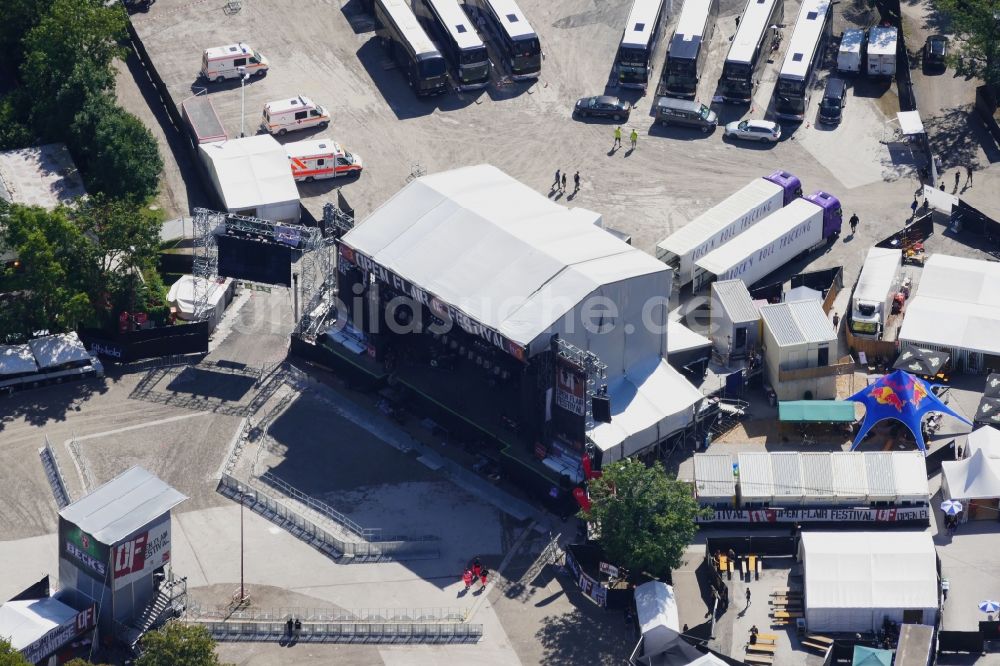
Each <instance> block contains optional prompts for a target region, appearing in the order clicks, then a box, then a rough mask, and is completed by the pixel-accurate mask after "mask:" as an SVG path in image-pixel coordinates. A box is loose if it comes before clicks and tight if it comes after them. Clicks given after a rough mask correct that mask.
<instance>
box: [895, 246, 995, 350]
mask: <svg viewBox="0 0 1000 666" xmlns="http://www.w3.org/2000/svg"><path fill="white" fill-rule="evenodd" d="M997 284H1000V263H996V262H992V261H981V260H978V259H965V258H962V257H951V256H947V255H943V254H935V255H933V256H932V257H931V258H930V259H928V260H927V264H926V265H925V266H924V270H923V274H922V275H921V276H920V284H919V285H918V286H917V293H916V295H915V296H914V297H913V299H912V300H911V301H910V302H909V303H908V304H907V306H906V315H905V316H904V318H903V327H902V328H901V329H900V332H899V339H900V340H901V341H905V342H913V343H917V344H928V345H936V346H939V347H946V348H949V349H968V350H971V351H974V352H982V353H985V354H1000V289H997Z"/></svg>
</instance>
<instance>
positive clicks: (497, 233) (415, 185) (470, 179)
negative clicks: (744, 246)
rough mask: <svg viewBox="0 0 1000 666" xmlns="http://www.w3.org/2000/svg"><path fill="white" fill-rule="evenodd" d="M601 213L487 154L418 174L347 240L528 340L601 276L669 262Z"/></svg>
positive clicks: (624, 276)
mask: <svg viewBox="0 0 1000 666" xmlns="http://www.w3.org/2000/svg"><path fill="white" fill-rule="evenodd" d="M599 222H600V215H599V214H598V213H594V212H592V211H588V210H584V209H582V208H574V209H570V208H566V207H564V206H560V205H559V204H557V203H555V202H553V201H551V200H549V199H548V198H547V197H545V196H543V195H541V194H539V193H538V192H536V191H534V190H532V189H531V188H529V187H528V186H527V185H524V184H522V183H520V182H518V181H517V180H515V179H513V178H511V177H510V176H508V175H507V174H505V173H503V172H502V171H500V170H499V169H497V168H496V167H494V166H490V165H487V164H481V165H479V166H471V167H464V168H461V169H455V170H452V171H445V172H442V173H438V174H434V175H430V176H424V177H422V178H418V179H417V180H415V181H413V182H411V183H410V184H408V185H407V186H406V187H404V188H403V189H402V190H400V191H399V192H397V193H396V194H395V195H394V196H393V197H392V198H391V199H389V200H388V201H387V202H386V203H384V204H382V205H381V206H379V208H377V209H376V210H375V212H373V213H372V214H371V215H369V216H368V218H367V219H366V220H365V221H364V222H363V223H362V224H360V225H359V226H357V227H355V228H354V229H352V230H351V231H350V232H348V233H347V234H346V235H345V236H344V238H343V242H344V243H345V244H346V245H348V246H350V247H352V248H354V249H355V250H357V251H359V252H361V253H362V254H364V255H367V256H368V257H370V258H371V259H372V260H374V261H375V263H377V264H379V265H381V266H384V267H385V268H388V269H389V270H391V271H393V272H394V273H396V274H397V275H399V276H400V277H403V278H404V279H406V280H409V281H410V282H412V283H414V284H416V285H419V286H420V287H421V288H422V289H424V290H426V291H428V292H430V293H431V294H433V295H434V296H436V297H437V298H439V299H440V300H442V301H444V302H446V303H449V304H450V305H452V306H454V307H456V308H459V309H460V310H461V311H462V312H464V313H465V314H467V315H469V316H470V317H471V318H472V319H474V320H476V321H478V322H479V323H481V324H484V325H486V326H488V327H490V328H492V329H494V330H496V331H498V332H500V333H501V334H502V335H504V336H506V337H507V338H509V339H511V340H513V341H515V342H518V343H520V344H522V345H529V344H530V343H531V342H532V341H533V340H534V339H535V338H536V337H537V336H539V335H541V334H542V333H545V332H546V331H547V330H548V329H549V328H550V327H551V326H552V325H553V323H555V322H556V321H558V320H559V319H560V318H561V317H562V316H563V315H564V314H566V313H567V312H568V311H570V310H571V309H573V308H574V307H575V306H576V305H577V304H579V303H580V302H581V301H582V300H583V299H584V298H585V297H586V296H588V295H589V294H591V293H592V292H594V291H595V290H596V289H598V288H599V287H601V286H602V285H605V284H612V283H615V282H620V281H623V280H628V279H629V278H633V277H636V276H639V275H647V274H651V273H658V272H663V271H666V270H668V269H667V267H666V266H665V265H664V264H662V263H661V262H659V261H657V260H656V259H654V258H653V257H651V256H649V255H648V254H646V253H645V252H642V251H641V250H638V249H636V248H634V247H632V246H631V245H627V244H626V243H624V242H622V241H620V240H618V239H617V238H615V237H614V236H612V235H611V234H609V233H608V232H606V231H604V230H603V229H601V228H600V227H599V226H597V224H598V223H599Z"/></svg>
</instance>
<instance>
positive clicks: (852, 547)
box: [799, 532, 938, 632]
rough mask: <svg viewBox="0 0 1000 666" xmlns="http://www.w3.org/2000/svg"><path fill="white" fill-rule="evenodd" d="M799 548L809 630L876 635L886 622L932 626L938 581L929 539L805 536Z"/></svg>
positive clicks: (879, 534)
mask: <svg viewBox="0 0 1000 666" xmlns="http://www.w3.org/2000/svg"><path fill="white" fill-rule="evenodd" d="M799 548H800V553H799V556H800V558H801V560H802V561H803V563H804V569H805V619H806V624H807V626H808V627H809V630H810V631H816V632H868V631H876V630H878V629H881V627H882V622H883V618H886V617H888V618H889V619H890V620H893V621H895V622H897V623H900V624H902V623H903V622H904V621H905V622H909V623H914V624H927V625H933V624H934V621H935V616H936V613H937V608H938V580H937V565H936V554H935V551H934V542H933V540H932V539H931V536H930V535H929V534H926V533H924V532H895V533H892V534H888V533H884V532H804V533H803V534H802V539H801V543H800V546H799Z"/></svg>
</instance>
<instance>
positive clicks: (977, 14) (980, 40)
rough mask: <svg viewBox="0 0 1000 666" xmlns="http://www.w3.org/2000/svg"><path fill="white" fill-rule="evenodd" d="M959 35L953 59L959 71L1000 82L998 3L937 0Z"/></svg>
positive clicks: (995, 82) (990, 81) (985, 0)
mask: <svg viewBox="0 0 1000 666" xmlns="http://www.w3.org/2000/svg"><path fill="white" fill-rule="evenodd" d="M937 7H938V9H939V10H940V11H941V12H943V13H944V14H945V15H946V16H947V17H948V18H949V19H950V20H951V24H952V28H953V29H954V31H955V33H956V34H957V35H958V36H959V38H960V39H959V41H958V43H957V44H956V43H953V47H954V48H953V56H952V60H953V62H954V63H955V64H956V65H958V69H959V71H960V72H961V73H964V74H969V75H972V76H975V77H978V78H981V79H982V80H983V81H984V82H985V83H988V84H991V85H1000V5H998V4H997V1H996V0H937Z"/></svg>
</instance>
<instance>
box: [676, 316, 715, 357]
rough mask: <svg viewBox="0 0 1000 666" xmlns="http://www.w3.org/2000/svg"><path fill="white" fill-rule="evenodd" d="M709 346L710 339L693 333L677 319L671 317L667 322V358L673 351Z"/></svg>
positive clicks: (710, 343)
mask: <svg viewBox="0 0 1000 666" xmlns="http://www.w3.org/2000/svg"><path fill="white" fill-rule="evenodd" d="M711 346H712V341H711V340H709V339H708V338H706V337H705V336H704V335H701V334H699V333H695V332H694V331H692V330H691V329H690V328H688V327H687V326H685V325H684V324H682V323H680V322H679V321H676V320H674V319H671V320H670V321H668V322H667V358H669V357H670V354H672V353H674V352H681V351H687V350H689V349H698V348H700V347H711Z"/></svg>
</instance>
